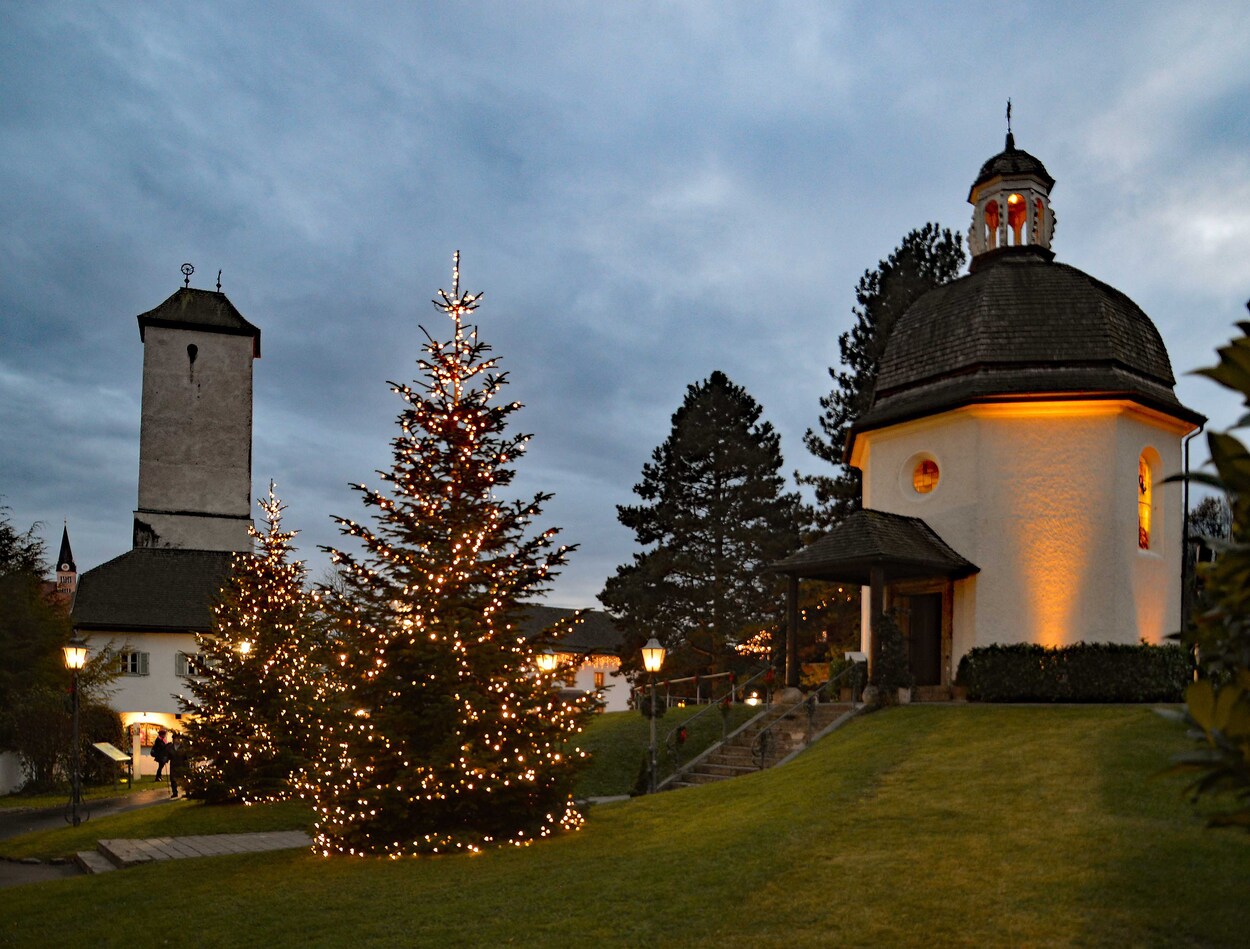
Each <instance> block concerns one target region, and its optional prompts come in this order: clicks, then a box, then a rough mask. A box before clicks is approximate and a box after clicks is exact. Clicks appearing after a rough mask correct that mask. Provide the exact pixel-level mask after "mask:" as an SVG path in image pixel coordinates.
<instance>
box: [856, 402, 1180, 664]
mask: <svg viewBox="0 0 1250 949" xmlns="http://www.w3.org/2000/svg"><path fill="white" fill-rule="evenodd" d="M1180 427H1181V426H1180V423H1176V422H1174V421H1171V420H1166V419H1163V418H1162V417H1154V416H1153V415H1152V414H1151V413H1148V412H1144V411H1141V410H1137V409H1135V408H1132V407H1129V406H1127V405H1126V404H1125V403H1117V402H1076V403H1066V404H1057V403H1038V404H1027V403H1025V404H1013V405H1002V406H981V407H972V408H968V409H962V410H956V411H953V412H947V413H944V414H942V415H938V416H933V417H931V418H927V419H923V420H919V421H915V422H908V423H904V424H901V425H896V426H892V427H890V428H887V429H882V430H880V431H876V432H869V433H866V434H865V435H861V436H860V438H861V439H862V440H864V441H866V443H867V444H866V445H865V446H863V448H860V449H858V453H859V460H860V461H861V463H862V464H863V465H864V466H865V468H866V471H865V478H864V504H865V506H866V507H870V508H874V509H877V510H882V511H888V512H892V513H897V514H905V515H909V516H915V517H921V518H923V519H924V520H925V521H926V522H927V523H928V524H929V525H930V526H931V527H932V528H933V529H934V530H935V531H937V533H938V534H939V535H940V536H941V537H942V539H943V540H945V541H946V542H947V543H948V544H949V545H950V546H951V547H952V548H953V549H954V550H955V551H956V552H958V553H959V554H961V555H962V556H964V557H966V558H967V559H968V560H971V561H972V562H973V563H975V564H976V565H977V566H979V567H980V568H981V571H980V573H979V574H977V575H975V576H974V577H971V578H969V579H967V580H963V581H959V582H958V583H956V585H955V596H954V603H953V607H954V623H953V625H954V641H953V644H952V645H953V657H952V658H953V662H954V663H956V664H957V663H958V660H959V658H960V657H961V656H962V655H963V654H964V653H965V652H967V651H968V650H969V649H971V648H973V646H979V645H988V644H990V643H995V642H997V643H1014V642H1036V643H1041V644H1044V645H1049V646H1060V645H1067V644H1070V643H1074V642H1077V641H1080V640H1086V641H1091V642H1092V641H1097V642H1122V643H1136V642H1138V641H1139V640H1140V639H1142V638H1145V639H1147V640H1148V641H1151V642H1158V641H1160V640H1161V638H1162V636H1164V635H1166V633H1167V632H1170V631H1171V629H1172V628H1174V627H1175V625H1176V623H1177V620H1176V619H1175V617H1176V616H1177V615H1178V613H1179V596H1180V580H1179V578H1180V550H1179V546H1180V542H1179V533H1178V532H1179V529H1180V514H1179V510H1180V489H1179V487H1178V486H1176V485H1166V486H1164V485H1156V486H1155V492H1156V495H1155V497H1156V501H1157V503H1156V507H1159V508H1160V509H1161V511H1162V513H1163V516H1160V517H1158V518H1157V519H1156V521H1157V523H1156V525H1155V528H1154V530H1155V535H1156V536H1155V539H1154V541H1153V542H1152V549H1151V550H1150V551H1140V550H1139V549H1138V546H1137V505H1136V493H1135V490H1134V487H1135V484H1136V472H1137V459H1138V456H1139V455H1140V453H1141V451H1142V450H1143V448H1145V447H1147V446H1150V447H1153V449H1154V450H1156V451H1157V452H1158V454H1159V457H1160V464H1159V468H1160V469H1161V470H1160V471H1159V472H1158V473H1157V478H1162V477H1163V476H1165V475H1166V474H1170V473H1172V472H1174V471H1177V470H1179V467H1180V444H1179V430H1180ZM921 455H923V456H926V457H932V458H933V460H935V461H936V462H937V464H938V466H939V471H940V478H939V482H938V486H937V488H936V489H935V490H934V491H933V492H931V493H930V494H927V495H918V494H916V492H915V491H914V489H913V488H912V487H911V478H910V472H911V470H912V468H913V467H914V462H915V460H916V459H917V458H918V457H919V456H921ZM1169 623H1171V624H1172V625H1171V626H1169V625H1168V624H1169Z"/></svg>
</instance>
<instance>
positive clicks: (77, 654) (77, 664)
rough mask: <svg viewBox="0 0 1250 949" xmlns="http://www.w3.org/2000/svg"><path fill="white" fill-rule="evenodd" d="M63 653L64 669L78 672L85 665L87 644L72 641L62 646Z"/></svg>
mask: <svg viewBox="0 0 1250 949" xmlns="http://www.w3.org/2000/svg"><path fill="white" fill-rule="evenodd" d="M61 649H62V651H63V652H64V653H65V668H66V669H73V670H74V671H75V672H77V671H78V670H80V669H81V668H82V667H83V666H85V665H86V664H87V644H86V643H83V642H78V641H72V642H70V644H69V645H68V646H62V647H61Z"/></svg>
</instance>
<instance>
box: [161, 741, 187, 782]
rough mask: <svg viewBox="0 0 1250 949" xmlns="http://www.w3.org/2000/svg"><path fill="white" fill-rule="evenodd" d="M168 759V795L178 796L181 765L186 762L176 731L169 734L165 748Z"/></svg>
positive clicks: (181, 774)
mask: <svg viewBox="0 0 1250 949" xmlns="http://www.w3.org/2000/svg"><path fill="white" fill-rule="evenodd" d="M166 754H167V755H168V758H167V760H168V761H169V791H170V794H169V796H170V797H177V796H178V779H179V778H180V777H184V775H183V773H182V768H183V765H185V764H186V761H187V757H186V755H185V754H184V753H183V750H182V740H181V739H180V738H179V737H178V733H177V732H173V733H171V734H170V736H169V746H168V748H167V749H166Z"/></svg>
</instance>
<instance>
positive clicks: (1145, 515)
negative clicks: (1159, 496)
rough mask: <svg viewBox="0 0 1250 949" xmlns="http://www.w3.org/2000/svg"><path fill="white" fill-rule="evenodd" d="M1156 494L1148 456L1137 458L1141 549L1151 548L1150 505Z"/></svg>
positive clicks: (1138, 540)
mask: <svg viewBox="0 0 1250 949" xmlns="http://www.w3.org/2000/svg"><path fill="white" fill-rule="evenodd" d="M1153 496H1154V485H1153V483H1152V482H1151V478H1150V465H1149V463H1147V461H1146V456H1145V455H1142V456H1141V457H1140V458H1138V459H1137V546H1138V547H1139V548H1140V549H1141V550H1149V549H1150V507H1151V503H1152V501H1153Z"/></svg>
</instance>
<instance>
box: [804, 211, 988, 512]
mask: <svg viewBox="0 0 1250 949" xmlns="http://www.w3.org/2000/svg"><path fill="white" fill-rule="evenodd" d="M963 264H964V249H963V239H962V237H961V236H960V235H959V234H952V233H951V231H950V229H949V228H942V227H940V226H939V225H937V224H932V223H930V224H926V225H925V226H924V227H922V228H919V229H917V230H914V231H911V232H910V233H909V234H907V236H906V237H904V238H903V240H902V243H900V244H899V246H898V247H896V248H895V249H894V250H893V251H891V253H890V256H888V257H887V258H886V259H885V260H882V261H879V262H878V263H877V266H876V268H875V269H874V270H865V271H864V275H863V276H862V277H860V278H859V283H858V284H857V285H856V287H855V300H856V305H855V307H854V309H853V310H852V312H853V313H854V315H855V325H854V326H852V327H851V328H850V329H849V330H847V331H846V332H845V333H843V334H842V335H841V336H839V337H838V349H839V351H840V352H841V356H842V366H841V368H837V367H833V366H831V367H829V376H830V377H831V378H832V379H833V389H832V390H831V391H830V393H829V394H828V395H827V396H824V397H823V398H821V400H820V407H821V409H822V410H823V411H822V413H821V416H820V423H819V425H820V432H817V431H815V430H814V429H810V428H809V429H808V430H807V433H806V434H805V435H804V436H803V444H805V445H806V446H807V448H808V450H809V451H810V452H811V453H812V454H813V455H815V456H816V457H817V458H821V459H823V460H825V461H827V462H829V463H830V464H832V465H833V466H834V468H835V469H836V470H835V473H834V474H832V475H806V476H803V477H801V478H800V479H799V480H800V482H801V483H803V484H810V485H812V486H814V487H815V489H816V510H815V512H814V513H815V522H816V525H817V526H818V527H820V528H822V529H828V528H829V527H831V526H832V525H834V524H836V523H838V522H839V521H840V520H842V519H843V518H844V517H846V516H847V515H848V514H850V513H851V512H853V511H857V510H859V507H860V497H861V488H860V481H859V472H858V471H856V470H855V469H854V468H851V467H850V466H848V465H845V464H843V461H842V453H843V451H844V450H845V448H846V439H847V435H848V434H849V433H850V429H851V426H852V425H853V424H854V423H855V421H856V419H858V418H859V417H860V416H861V415H863V414H864V412H866V411H867V410H868V407H869V406H870V405H871V404H872V396H873V392H874V390H875V388H876V384H877V369H878V367H879V366H880V363H881V356H882V355H883V354H884V352H885V344H886V340H887V339H888V338H889V335H890V331H891V330H892V329H893V328H894V324H895V323H896V322H897V321H898V318H899V317H900V316H901V315H902V314H903V312H904V311H905V310H906V309H907V308H908V307H909V306H911V305H912V304H913V303H915V302H916V300H917V299H918V298H919V297H920V296H921V295H922V294H924V293H927V292H928V291H929V290H932V289H933V288H934V287H938V286H941V285H942V284H944V283H949V282H950V281H952V280H954V279H955V278H956V277H958V276H959V271H960V270H961V269H962V268H963Z"/></svg>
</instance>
